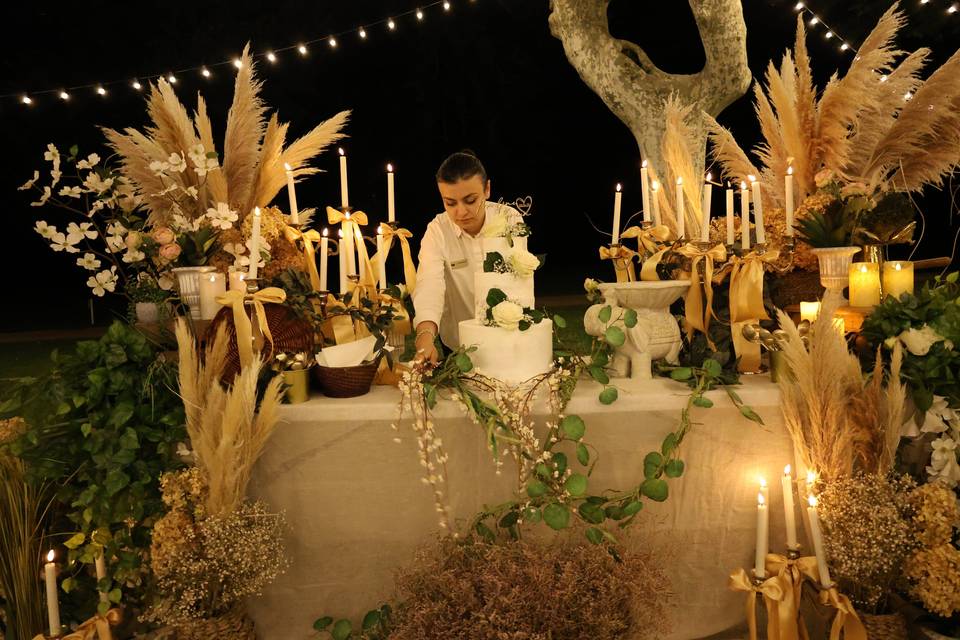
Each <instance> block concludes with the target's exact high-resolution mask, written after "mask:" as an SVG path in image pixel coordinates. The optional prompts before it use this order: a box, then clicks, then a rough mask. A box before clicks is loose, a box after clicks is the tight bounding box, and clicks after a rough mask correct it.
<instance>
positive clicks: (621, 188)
mask: <svg viewBox="0 0 960 640" xmlns="http://www.w3.org/2000/svg"><path fill="white" fill-rule="evenodd" d="M620 191H623V185H622V184H620V183H619V182H618V183H617V192H618V193H619V192H620Z"/></svg>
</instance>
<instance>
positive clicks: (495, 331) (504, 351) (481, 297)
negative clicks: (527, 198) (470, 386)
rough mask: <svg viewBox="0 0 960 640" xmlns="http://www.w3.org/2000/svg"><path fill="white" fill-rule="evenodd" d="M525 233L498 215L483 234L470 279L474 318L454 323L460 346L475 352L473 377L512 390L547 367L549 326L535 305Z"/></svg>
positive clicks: (532, 259) (549, 363) (535, 262)
mask: <svg viewBox="0 0 960 640" xmlns="http://www.w3.org/2000/svg"><path fill="white" fill-rule="evenodd" d="M528 235H529V228H528V227H527V226H526V225H525V224H523V222H522V220H517V219H513V220H511V219H510V218H508V217H507V215H506V214H505V213H503V210H501V212H498V213H497V214H496V215H495V216H494V218H493V219H492V220H488V222H487V224H486V226H485V227H484V230H483V238H482V243H483V252H484V262H483V269H482V270H481V271H479V272H478V273H477V274H476V277H475V280H474V291H475V294H474V296H475V298H474V310H475V312H474V318H473V319H472V320H464V321H462V322H461V323H460V344H461V345H463V346H466V347H476V350H475V351H472V352H471V353H470V354H469V355H470V359H471V360H472V361H473V365H474V368H475V369H476V370H477V372H478V373H482V374H484V375H486V376H489V377H491V378H496V379H498V380H501V381H503V382H505V383H507V384H510V385H516V384H519V383H521V382H524V381H525V380H529V379H530V378H533V377H534V376H537V375H539V374H541V373H545V372H547V371H549V370H550V368H551V367H552V366H553V323H552V322H551V321H550V320H549V319H548V318H545V317H544V314H543V312H542V311H538V310H537V309H536V308H535V306H534V303H535V299H534V293H533V273H534V271H535V270H536V269H537V267H539V266H540V260H539V259H538V258H537V257H536V256H535V255H533V254H532V253H530V252H529V251H528V250H527V237H528Z"/></svg>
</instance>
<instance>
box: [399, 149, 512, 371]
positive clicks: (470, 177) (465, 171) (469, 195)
mask: <svg viewBox="0 0 960 640" xmlns="http://www.w3.org/2000/svg"><path fill="white" fill-rule="evenodd" d="M437 188H438V189H439V190H440V197H441V198H442V199H443V208H444V209H445V212H444V213H441V214H438V215H437V216H436V217H435V218H434V219H433V220H432V221H430V224H429V225H427V231H426V233H424V235H423V240H422V241H421V242H420V264H419V266H418V268H417V288H416V290H415V292H414V294H413V305H414V308H415V310H416V317H415V318H414V326H415V327H416V336H417V357H418V359H420V360H427V361H429V362H432V363H436V362H437V360H438V359H439V357H440V354H439V352H438V350H437V346H436V338H437V336H438V335H439V336H440V340H441V341H442V342H443V344H445V345H446V346H447V347H450V348H451V349H455V348H457V346H459V344H460V340H459V329H458V327H459V323H460V322H461V321H462V320H469V319H471V318H473V314H474V275H475V274H476V273H478V272H479V271H480V270H481V269H482V268H483V260H484V255H483V244H482V242H481V237H482V233H481V232H482V231H483V227H484V225H485V224H486V222H487V219H488V218H489V217H490V216H492V215H494V214H496V213H497V211H498V208H502V210H503V212H504V213H506V215H507V216H508V218H519V215H520V214H519V213H518V212H517V211H516V209H513V208H511V207H502V206H501V205H497V204H496V203H491V202H488V201H487V200H488V198H489V197H490V179H489V178H488V177H487V171H486V169H484V168H483V164H482V163H481V162H480V160H479V159H478V158H477V156H475V155H474V154H473V152H472V151H460V152H458V153H454V154H453V155H451V156H450V157H449V158H447V159H446V160H444V161H443V164H441V165H440V169H438V170H437Z"/></svg>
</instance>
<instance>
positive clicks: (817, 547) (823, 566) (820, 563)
mask: <svg viewBox="0 0 960 640" xmlns="http://www.w3.org/2000/svg"><path fill="white" fill-rule="evenodd" d="M808 500H809V502H810V506H809V507H807V515H808V516H809V517H810V537H811V538H813V551H814V553H815V554H816V556H817V570H818V571H819V572H820V585H821V586H822V587H823V588H824V589H829V588H830V587H831V586H832V585H833V580H831V579H830V569H829V568H828V567H827V553H826V550H825V549H824V548H823V533H822V532H821V530H820V516H819V515H818V514H817V497H816V496H813V495H811V496H810V497H809V498H808Z"/></svg>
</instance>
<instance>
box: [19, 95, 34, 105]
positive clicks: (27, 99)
mask: <svg viewBox="0 0 960 640" xmlns="http://www.w3.org/2000/svg"><path fill="white" fill-rule="evenodd" d="M20 102H22V103H23V104H33V98H31V97H30V96H23V97H22V98H20Z"/></svg>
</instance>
